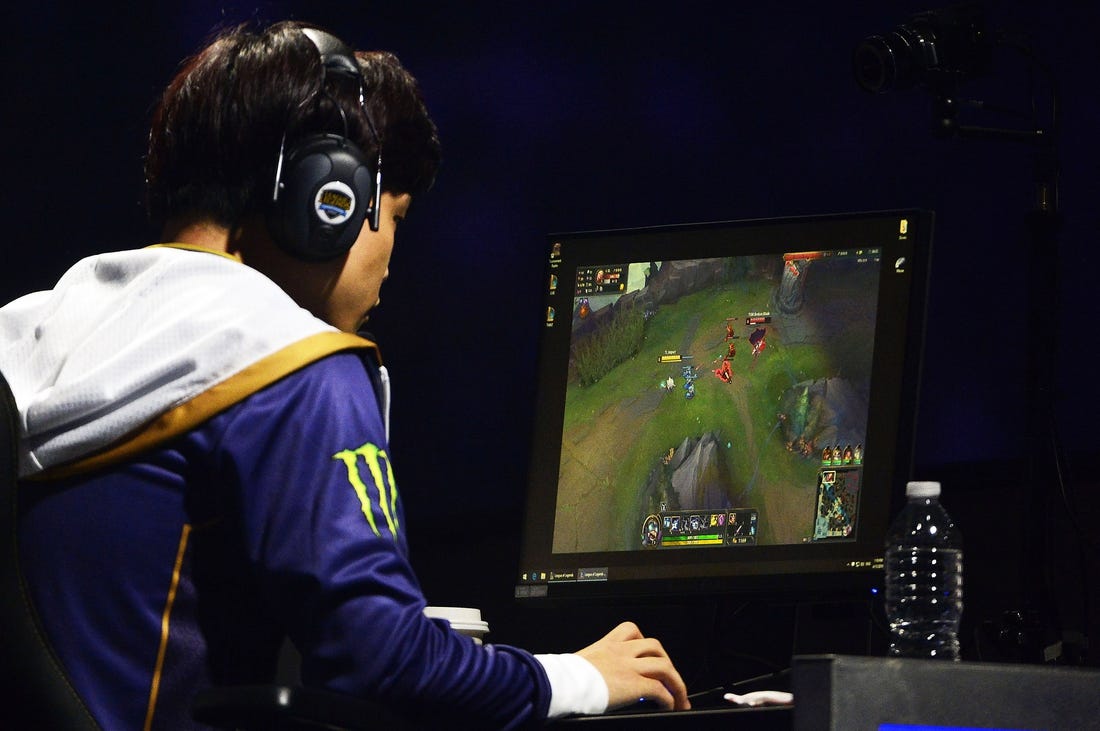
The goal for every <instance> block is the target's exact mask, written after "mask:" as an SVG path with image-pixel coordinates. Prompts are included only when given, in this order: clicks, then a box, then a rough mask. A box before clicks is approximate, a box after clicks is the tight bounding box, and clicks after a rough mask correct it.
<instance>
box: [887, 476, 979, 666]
mask: <svg viewBox="0 0 1100 731" xmlns="http://www.w3.org/2000/svg"><path fill="white" fill-rule="evenodd" d="M905 497H906V504H905V508H904V509H903V510H902V511H901V514H900V515H898V517H897V519H896V520H895V521H894V524H893V526H892V527H891V528H890V531H889V533H887V535H886V618H887V619H888V620H889V622H890V655H892V656H894V657H922V658H934V659H940V660H958V659H959V620H960V618H961V617H962V610H963V587H962V536H961V535H960V534H959V531H958V529H956V528H955V524H954V523H952V522H951V518H950V516H948V514H947V511H946V510H944V509H943V506H942V505H940V483H938V482H910V483H909V484H908V485H906V487H905Z"/></svg>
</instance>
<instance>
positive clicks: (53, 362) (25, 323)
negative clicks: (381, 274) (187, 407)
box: [0, 247, 335, 477]
mask: <svg viewBox="0 0 1100 731" xmlns="http://www.w3.org/2000/svg"><path fill="white" fill-rule="evenodd" d="M326 331H333V332H335V328H333V327H331V326H330V325H327V324H325V323H324V322H322V321H321V320H319V319H317V318H316V317H314V316H313V315H312V314H310V313H309V312H308V311H306V310H303V309H301V308H300V307H298V306H297V305H296V304H295V303H294V302H293V301H292V300H291V299H290V298H289V297H288V296H287V295H286V293H284V292H283V290H282V289H280V288H279V287H278V286H277V285H276V284H275V283H274V282H272V281H271V280H269V279H267V278H266V277H265V276H264V275H262V274H260V273H259V272H258V271H256V270H254V269H252V268H251V267H248V266H245V265H243V264H241V263H240V262H238V261H237V260H235V259H232V258H230V257H227V256H219V255H216V254H213V253H204V252H195V251H187V250H183V249H179V248H172V247H152V248H148V249H141V250H136V251H124V252H118V253H112V254H101V255H99V256H94V257H90V258H88V259H84V260H82V261H80V262H78V263H77V264H76V265H75V266H73V268H72V269H70V270H69V271H68V272H67V273H66V274H65V275H64V276H63V277H62V278H61V280H60V281H59V282H58V283H57V286H56V287H55V288H54V289H52V290H49V291H44V292H35V293H33V294H29V295H26V296H25V297H21V298H20V299H17V300H15V301H14V302H12V303H10V304H8V305H7V306H5V307H3V308H0V372H2V373H3V374H4V375H5V377H6V378H7V379H8V382H9V383H10V384H11V388H12V391H13V393H14V394H15V401H16V404H17V405H18V408H19V426H20V433H21V445H20V453H19V474H20V476H21V477H26V476H29V475H33V474H35V473H37V472H40V471H42V470H45V469H49V468H50V467H53V466H56V465H59V464H63V463H66V462H70V461H72V460H75V459H78V458H81V457H84V456H86V455H88V454H91V453H93V452H96V451H98V450H101V449H103V448H104V447H106V446H108V445H110V444H112V443H113V442H116V441H117V440H119V439H121V438H122V437H124V436H126V435H127V434H128V433H130V432H132V431H133V430H135V429H138V428H139V427H141V426H142V425H144V424H146V423H147V422H149V421H150V420H151V419H154V418H156V417H157V416H159V415H160V414H162V413H164V412H165V411H167V410H169V409H172V408H173V407H175V406H177V405H179V404H181V403H183V402H185V401H188V400H189V399H191V398H193V397H194V396H196V395H197V394H199V393H202V392H203V391H206V390H207V389H208V388H210V387H211V386H213V385H216V384H218V383H220V382H221V381H223V380H225V379H226V378H228V377H230V376H232V375H234V374H235V373H237V372H239V371H240V370H241V369H243V368H245V367H246V366H248V365H249V364H252V363H255V362H256V361H258V360H260V359H262V358H265V357H266V356H269V355H271V354H273V353H275V352H276V351H279V350H281V349H283V348H285V347H287V346H288V345H290V344H292V343H295V342H297V341H300V340H302V339H303V338H306V337H308V336H310V335H314V334H317V333H319V332H326Z"/></svg>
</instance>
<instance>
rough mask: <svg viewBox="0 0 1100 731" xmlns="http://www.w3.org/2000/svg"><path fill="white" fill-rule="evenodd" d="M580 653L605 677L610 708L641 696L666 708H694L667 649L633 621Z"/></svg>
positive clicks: (614, 630) (632, 701) (623, 624)
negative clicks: (647, 635)
mask: <svg viewBox="0 0 1100 731" xmlns="http://www.w3.org/2000/svg"><path fill="white" fill-rule="evenodd" d="M577 654H578V655H580V656H581V657H583V658H584V659H585V660H588V662H590V663H592V664H593V665H594V666H595V667H596V669H597V670H599V671H600V674H601V675H602V676H603V679H604V681H605V682H606V683H607V690H608V698H609V702H608V708H609V709H611V708H618V707H620V706H624V705H627V704H629V703H634V702H636V701H637V700H638V699H639V698H645V699H648V700H652V701H655V702H656V703H657V704H658V705H659V706H660V707H661V708H664V709H666V710H667V709H675V710H677V711H681V710H685V709H688V708H691V702H690V701H688V697H687V687H686V686H685V685H684V681H683V679H681V678H680V673H678V672H677V671H676V668H675V667H673V665H672V660H671V659H670V658H669V656H668V653H666V652H665V648H664V647H662V646H661V643H660V642H658V641H657V640H655V639H653V638H652V637H645V636H644V635H643V634H642V632H641V630H639V629H638V626H637V625H636V624H634V623H633V622H623V623H622V624H620V625H619V626H618V627H616V628H615V629H613V630H611V631H610V632H609V633H607V635H606V636H604V637H603V639H601V640H598V641H597V642H594V643H593V644H591V645H589V646H588V647H586V648H584V649H583V650H581V651H580V652H578V653H577Z"/></svg>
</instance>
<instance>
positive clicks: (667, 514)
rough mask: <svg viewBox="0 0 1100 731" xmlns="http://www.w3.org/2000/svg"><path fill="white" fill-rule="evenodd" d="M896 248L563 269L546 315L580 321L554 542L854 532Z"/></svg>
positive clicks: (685, 543) (801, 537)
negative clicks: (884, 269)
mask: <svg viewBox="0 0 1100 731" xmlns="http://www.w3.org/2000/svg"><path fill="white" fill-rule="evenodd" d="M881 256H882V252H881V250H880V249H877V248H868V249H835V250H823V251H789V252H784V253H779V254H761V255H754V256H740V257H730V258H708V259H691V260H666V261H625V262H614V261H612V262H606V263H604V264H600V265H591V266H589V265H584V266H580V267H578V268H577V269H576V272H575V277H573V274H572V272H570V274H569V278H570V281H558V279H557V276H556V275H551V282H550V287H551V290H552V291H553V290H554V289H556V288H565V287H568V288H571V290H572V312H568V313H566V312H560V311H555V310H554V309H548V311H547V324H548V326H549V325H553V326H554V327H561V326H562V325H564V324H566V322H567V323H569V324H568V327H569V328H570V335H569V364H568V379H567V383H566V393H565V413H564V422H563V429H562V440H561V456H560V463H559V465H558V469H559V472H558V491H557V498H556V504H555V506H554V512H555V516H554V527H553V537H552V551H553V553H555V554H562V553H565V554H568V553H590V552H606V551H675V550H679V549H683V548H685V547H705V546H715V547H727V548H729V547H733V548H736V547H742V546H746V547H747V546H763V545H788V544H803V543H814V542H841V541H853V540H855V539H856V537H857V536H856V535H855V532H856V527H857V525H858V520H857V516H858V512H859V510H860V486H861V477H862V473H863V463H864V459H866V458H869V457H870V458H873V455H870V456H869V455H866V454H865V453H864V445H865V444H866V442H867V440H866V434H867V423H868V403H869V394H870V388H871V370H872V362H873V356H874V352H873V350H874V333H875V322H876V307H877V303H878V292H879V276H880V274H879V271H880V263H879V260H880V258H881ZM567 301H568V300H567ZM563 320H565V321H566V322H562V321H563Z"/></svg>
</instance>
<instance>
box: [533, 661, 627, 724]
mask: <svg viewBox="0 0 1100 731" xmlns="http://www.w3.org/2000/svg"><path fill="white" fill-rule="evenodd" d="M535 659H536V660H538V661H539V663H541V664H542V667H543V669H544V670H545V671H546V677H547V678H549V679H550V711H549V712H548V713H547V717H548V718H558V717H560V716H568V715H570V714H573V713H603V712H604V711H606V710H607V704H608V702H609V691H608V689H607V682H606V681H605V680H604V679H603V676H602V675H600V671H599V670H597V669H596V666H595V665H593V664H592V663H590V662H588V661H587V660H585V659H584V658H583V657H581V656H580V655H535Z"/></svg>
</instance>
